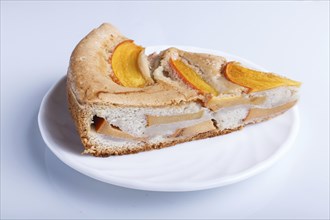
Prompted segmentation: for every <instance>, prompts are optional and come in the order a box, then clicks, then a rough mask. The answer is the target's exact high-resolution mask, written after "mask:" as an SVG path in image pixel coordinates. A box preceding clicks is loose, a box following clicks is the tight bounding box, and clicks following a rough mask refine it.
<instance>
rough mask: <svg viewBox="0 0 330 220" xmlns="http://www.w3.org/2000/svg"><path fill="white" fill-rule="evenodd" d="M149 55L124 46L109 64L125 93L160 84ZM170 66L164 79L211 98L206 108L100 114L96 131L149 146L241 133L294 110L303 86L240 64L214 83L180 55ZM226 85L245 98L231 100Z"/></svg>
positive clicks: (228, 65)
mask: <svg viewBox="0 0 330 220" xmlns="http://www.w3.org/2000/svg"><path fill="white" fill-rule="evenodd" d="M170 50H172V51H173V50H174V51H175V50H176V49H173V48H172V49H170ZM143 52H144V48H143V47H141V46H137V45H135V44H134V43H133V41H132V40H126V41H123V42H122V43H120V44H118V45H117V46H116V47H115V49H114V51H113V54H112V56H111V57H110V59H109V63H110V64H111V67H112V70H113V73H111V74H110V76H111V77H112V79H113V81H114V82H116V83H117V84H119V85H121V86H124V87H135V88H136V87H140V88H141V87H145V86H149V85H152V84H155V83H157V80H156V81H155V79H153V77H151V74H150V70H149V68H147V67H146V66H145V65H146V62H144V59H146V58H145V57H144V56H142V55H141V54H142V53H143ZM197 56H198V55H197ZM123 60H125V62H123ZM164 62H165V61H164ZM166 62H167V68H169V69H168V71H169V72H171V73H170V74H164V77H165V78H168V80H169V81H171V80H172V81H173V82H174V81H178V82H180V83H183V85H185V86H187V88H188V89H192V90H196V91H197V92H198V93H199V94H202V95H203V96H204V97H205V100H204V103H203V106H201V105H200V104H197V103H194V105H195V107H192V109H190V110H189V108H188V110H187V109H186V108H184V109H181V110H180V111H177V110H173V109H171V107H170V106H169V107H167V110H168V112H166V108H164V109H158V110H159V111H160V112H162V113H159V112H157V111H156V110H155V111H153V110H150V109H144V108H136V109H128V108H127V109H126V110H127V112H128V113H127V115H125V114H124V113H125V108H122V109H119V108H118V109H119V110H118V111H123V112H124V113H123V112H121V113H118V112H102V111H100V112H99V113H97V112H96V113H95V116H94V118H93V120H92V126H91V127H92V130H94V131H95V132H96V133H97V134H100V135H105V136H110V137H113V138H116V139H122V140H130V141H144V142H145V141H147V140H150V139H152V138H157V137H163V138H180V137H191V136H195V135H198V134H201V133H206V132H210V131H213V130H216V129H218V130H225V129H235V128H238V127H240V126H243V125H245V124H249V123H252V122H255V121H260V120H263V119H267V118H270V117H273V116H275V115H277V114H280V113H282V112H284V111H286V110H288V109H289V108H291V107H292V106H293V105H294V104H295V103H296V100H297V97H296V92H297V87H299V86H300V83H299V82H296V81H293V80H290V79H287V78H284V77H281V76H278V75H275V74H271V73H265V72H261V71H256V70H252V69H248V68H245V67H243V66H241V65H240V64H239V63H236V62H228V63H225V64H224V65H223V66H222V67H221V69H219V72H218V73H215V74H216V75H217V74H218V79H219V81H217V82H213V81H212V80H210V79H209V78H210V77H207V75H206V74H203V72H202V71H201V70H197V69H196V68H197V67H196V66H192V64H191V63H189V62H188V61H187V60H185V59H184V58H183V57H180V56H179V55H175V56H174V55H173V56H171V57H170V58H169V59H168V60H167V61H166ZM162 65H164V63H163V64H162ZM165 72H167V71H166V70H164V71H163V73H165ZM167 73H168V72H167ZM215 78H216V77H215V76H214V77H213V78H212V79H215ZM220 78H221V80H220ZM223 80H225V81H226V83H227V84H228V85H229V84H233V85H237V86H239V87H240V88H241V92H240V93H238V94H237V93H236V94H234V93H233V94H230V93H229V94H228V93H225V92H224V91H220V90H219V88H218V87H217V86H216V85H217V84H218V83H220V82H223ZM114 111H115V110H114ZM132 112H133V113H132ZM135 114H136V116H135ZM113 115H116V117H114V116H113ZM123 118H125V119H123Z"/></svg>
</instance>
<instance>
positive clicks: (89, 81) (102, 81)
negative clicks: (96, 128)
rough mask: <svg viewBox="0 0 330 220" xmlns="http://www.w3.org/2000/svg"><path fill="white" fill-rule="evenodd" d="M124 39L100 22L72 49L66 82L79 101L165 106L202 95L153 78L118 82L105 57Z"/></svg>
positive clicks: (114, 29) (124, 38)
mask: <svg viewBox="0 0 330 220" xmlns="http://www.w3.org/2000/svg"><path fill="white" fill-rule="evenodd" d="M125 40H128V38H126V37H124V36H123V35H122V34H121V33H120V32H119V31H118V30H117V29H116V28H115V27H113V26H112V25H110V24H102V25H101V26H100V27H99V28H97V29H95V30H93V31H91V32H90V33H89V34H88V35H87V36H86V37H85V38H84V39H82V40H81V41H80V42H79V44H78V45H77V46H76V48H75V49H74V51H73V53H72V55H71V59H70V65H69V69H68V74H67V75H68V78H67V84H68V85H69V87H70V88H71V89H72V92H73V94H74V95H75V97H76V98H77V100H78V102H79V103H81V104H111V105H125V106H165V105H175V104H179V103H182V102H190V101H195V100H198V99H201V98H203V97H202V96H200V95H199V94H198V93H197V92H196V91H194V90H191V89H186V90H183V89H177V88H175V87H176V85H175V84H172V85H171V84H169V83H162V82H157V83H155V84H152V85H150V86H146V87H144V88H128V87H123V86H121V85H118V84H117V83H116V82H114V81H113V80H112V78H111V77H110V76H111V74H113V71H112V68H111V64H110V62H109V59H110V57H111V55H112V53H113V50H114V48H115V47H116V45H118V44H119V43H120V42H122V41H125Z"/></svg>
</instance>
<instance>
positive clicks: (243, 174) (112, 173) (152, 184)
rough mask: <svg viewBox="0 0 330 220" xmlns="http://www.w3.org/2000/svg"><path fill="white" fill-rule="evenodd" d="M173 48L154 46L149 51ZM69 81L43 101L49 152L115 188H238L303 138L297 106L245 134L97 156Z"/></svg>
mask: <svg viewBox="0 0 330 220" xmlns="http://www.w3.org/2000/svg"><path fill="white" fill-rule="evenodd" d="M167 47H169V46H157V47H149V48H148V49H147V53H150V52H152V51H159V50H162V49H164V48H167ZM176 47H178V48H181V49H184V50H188V51H193V52H205V53H211V54H216V55H220V56H224V57H226V58H227V59H228V60H237V61H239V62H241V63H244V64H246V65H248V66H251V67H255V68H258V69H262V68H260V67H259V66H257V65H255V64H253V63H251V62H248V61H246V60H244V59H242V58H239V57H236V56H232V55H229V54H226V53H223V52H220V51H214V50H207V49H200V48H193V47H182V46H176ZM65 79H66V78H65V77H63V78H62V79H61V80H60V81H59V82H57V83H56V84H55V85H54V86H53V87H52V88H51V89H50V90H49V91H48V92H47V94H46V95H45V97H44V99H43V100H42V103H41V106H40V110H39V115H38V122H39V128H40V132H41V135H42V137H43V139H44V141H45V142H46V144H47V146H48V147H49V149H50V150H51V151H52V152H53V153H54V154H55V155H56V156H57V157H58V158H59V159H60V160H62V161H63V162H64V163H66V164H67V165H69V166H70V167H72V168H73V169H75V170H77V171H79V172H81V173H83V174H85V175H87V176H90V177H92V178H95V179H98V180H100V181H103V182H107V183H110V184H114V185H119V186H123V187H128V188H134V189H142V190H152V191H193V190H201V189H209V188H214V187H219V186H224V185H228V184H232V183H235V182H238V181H242V180H244V179H246V178H248V177H251V176H253V175H255V174H257V173H259V172H261V171H263V170H265V169H266V168H268V167H270V166H271V165H272V164H273V163H274V162H275V161H277V160H278V159H279V158H280V156H282V155H283V154H284V153H285V152H286V151H287V150H288V149H289V148H290V146H292V143H293V141H294V139H295V137H296V135H297V132H298V128H299V118H298V110H297V107H294V108H293V109H291V110H289V111H288V112H286V113H285V114H283V115H281V116H279V117H277V118H274V119H272V120H270V121H267V122H263V123H260V124H256V125H252V126H247V127H245V128H244V129H243V130H241V131H237V132H233V133H231V134H228V135H223V136H218V137H214V138H209V139H204V140H198V141H193V142H189V143H184V144H179V145H176V146H173V147H169V148H165V149H161V150H153V151H149V152H142V153H138V154H132V155H126V156H113V157H108V158H97V157H92V156H88V155H81V154H80V153H81V152H82V150H83V147H82V144H81V142H80V140H79V137H78V134H77V132H76V130H75V127H74V125H73V121H72V119H71V117H70V114H69V112H68V106H67V99H66V86H65Z"/></svg>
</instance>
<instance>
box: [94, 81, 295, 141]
mask: <svg viewBox="0 0 330 220" xmlns="http://www.w3.org/2000/svg"><path fill="white" fill-rule="evenodd" d="M246 96H251V97H257V96H262V97H264V96H266V101H265V103H263V104H261V105H257V106H255V105H237V106H232V107H227V108H223V109H219V110H218V111H217V112H212V111H210V110H209V109H207V108H204V107H202V106H201V105H200V104H197V103H189V104H184V105H180V106H170V107H158V108H152V107H144V108H138V107H125V108H118V107H114V108H108V107H107V108H99V109H96V110H95V112H94V114H95V115H97V116H98V117H103V118H105V119H106V120H107V121H108V123H110V124H112V125H115V126H117V127H119V128H120V129H121V130H122V131H124V132H126V133H129V134H131V135H133V136H136V137H148V142H149V143H150V144H152V143H159V142H162V141H164V140H166V137H167V136H168V135H171V134H173V133H174V132H175V131H176V130H177V129H180V128H184V127H189V126H193V125H195V124H198V123H200V122H203V121H206V120H211V119H215V120H216V122H217V126H218V128H219V129H220V130H224V129H234V128H237V127H239V126H242V125H243V124H244V122H243V120H244V119H245V118H246V116H247V114H248V111H249V109H250V108H255V107H258V108H273V107H276V106H279V105H282V104H284V103H287V102H290V101H293V100H296V99H297V98H298V89H297V88H296V87H289V88H288V87H287V88H285V87H280V88H276V89H272V90H267V91H262V92H257V93H253V94H252V95H249V94H246ZM200 110H204V114H203V116H202V117H201V118H200V119H195V120H187V121H181V122H174V123H169V124H161V125H153V126H150V127H147V120H146V115H155V116H167V115H180V114H190V113H195V112H198V111H200ZM92 136H93V138H94V137H95V139H97V138H100V137H101V139H102V140H104V141H105V142H108V143H109V145H111V146H115V147H119V146H123V145H125V146H137V145H141V144H143V143H142V142H141V141H133V140H125V139H118V138H112V137H109V136H107V135H101V134H98V133H96V132H92Z"/></svg>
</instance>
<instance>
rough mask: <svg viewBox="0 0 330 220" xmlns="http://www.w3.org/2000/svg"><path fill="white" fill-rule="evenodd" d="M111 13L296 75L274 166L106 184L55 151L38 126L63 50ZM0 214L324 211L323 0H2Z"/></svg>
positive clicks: (160, 40)
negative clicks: (173, 182) (290, 121)
mask: <svg viewBox="0 0 330 220" xmlns="http://www.w3.org/2000/svg"><path fill="white" fill-rule="evenodd" d="M106 21H107V22H111V23H113V24H114V25H116V26H117V27H119V28H120V29H121V31H122V32H123V33H124V34H125V35H127V36H129V37H130V38H132V39H135V41H136V42H137V43H139V44H141V45H145V46H151V45H160V44H176V45H191V46H196V47H202V48H209V49H216V50H221V51H225V52H228V53H232V54H235V55H238V56H241V57H243V58H246V59H249V60H251V61H253V62H255V63H256V64H259V65H261V66H263V67H265V68H266V69H269V70H272V71H274V72H277V73H282V74H284V75H287V76H288V77H291V78H293V79H297V80H299V81H302V82H303V83H304V84H303V86H302V92H301V100H300V103H299V110H300V117H301V128H300V131H299V135H298V137H297V139H296V141H295V144H294V146H293V148H292V150H291V151H290V152H289V153H288V154H286V155H285V156H284V157H283V158H282V159H281V160H280V161H278V162H277V163H276V164H275V165H274V166H273V167H272V168H270V169H268V170H267V171H265V172H263V173H262V174H259V175H257V176H255V177H253V178H250V179H248V180H246V181H243V182H240V183H237V184H234V185H231V186H226V187H222V188H217V189H212V190H205V191H197V192H186V193H159V192H148V191H138V190H132V189H125V188H121V187H117V186H112V185H109V184H105V183H102V182H99V181H97V180H94V179H91V178H89V177H86V176H84V175H82V174H80V173H78V172H77V171H75V170H73V169H71V168H69V167H68V166H66V165H65V164H64V163H62V162H61V161H59V160H58V159H57V158H56V157H55V156H54V155H53V154H52V153H51V152H50V151H49V150H48V148H47V147H46V145H45V143H44V142H43V140H42V138H41V136H40V132H39V129H38V125H37V113H38V109H39V105H40V102H41V99H42V97H43V96H44V94H45V93H46V91H47V90H48V89H49V88H50V86H51V85H52V84H54V83H55V82H56V81H58V80H59V79H60V78H61V77H62V76H63V75H65V74H66V70H67V66H68V61H69V57H70V53H71V51H72V50H73V48H74V46H75V45H76V44H77V43H78V41H79V40H80V39H81V38H82V37H83V36H85V35H86V34H87V33H88V32H89V31H90V30H91V29H92V28H95V27H97V26H98V25H100V24H101V23H103V22H106ZM1 218H3V219H11V218H32V219H37V218H43V219H47V218H56V219H61V218H66V219H68V218H79V219H80V218H87V219H91V218H94V219H97V218H126V219H128V218H144V219H146V218H163V219H167V218H177V219H178V218H186V219H194V218H199V219H200V218H216V219H220V218H227V219H232V218H235V219H328V218H329V2H327V1H318V2H278V3H277V2H197V1H194V2H168V3H166V2H134V1H133V2H123V3H121V2H104V1H101V2H86V1H84V2H63V1H59V2H55V1H54V2H53V1H48V2H34V3H31V2H29V3H25V2H23V1H21V2H1Z"/></svg>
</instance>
